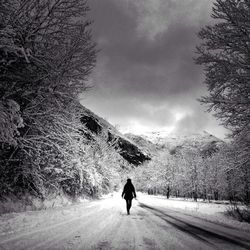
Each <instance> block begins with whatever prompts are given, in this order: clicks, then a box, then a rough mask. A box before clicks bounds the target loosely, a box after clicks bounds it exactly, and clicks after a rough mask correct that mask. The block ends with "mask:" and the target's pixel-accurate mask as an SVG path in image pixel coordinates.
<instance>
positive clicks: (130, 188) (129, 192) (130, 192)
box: [122, 179, 136, 200]
mask: <svg viewBox="0 0 250 250" xmlns="http://www.w3.org/2000/svg"><path fill="white" fill-rule="evenodd" d="M122 197H123V198H124V199H125V200H132V199H133V198H136V193H135V188H134V185H133V184H132V182H131V180H130V179H128V180H127V183H126V184H125V186H124V188H123V192H122Z"/></svg>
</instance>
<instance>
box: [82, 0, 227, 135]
mask: <svg viewBox="0 0 250 250" xmlns="http://www.w3.org/2000/svg"><path fill="white" fill-rule="evenodd" d="M89 5H90V7H91V11H90V13H89V15H90V18H91V19H92V20H93V21H94V23H93V25H92V29H93V38H94V40H95V41H96V42H97V44H98V48H99V49H101V51H100V52H99V54H98V57H97V66H96V68H95V70H94V72H93V73H92V75H91V79H90V83H91V84H92V85H94V88H93V89H92V90H91V91H89V92H87V93H85V94H84V95H83V99H82V101H81V102H82V104H83V105H84V106H86V107H87V108H89V109H91V110H92V111H93V112H95V113H96V114H97V115H99V116H101V117H103V118H105V119H106V120H108V121H109V122H110V123H112V124H113V125H116V126H118V127H119V129H120V130H121V131H122V132H132V133H136V134H142V133H144V132H146V131H159V130H166V131H173V132H180V131H181V132H191V133H193V132H199V131H203V130H206V131H208V132H210V133H212V134H214V135H216V136H218V137H220V138H223V137H224V134H225V130H224V128H223V127H221V126H219V125H218V124H219V122H218V121H216V120H215V118H214V117H213V116H212V115H211V114H208V113H205V112H204V111H205V109H206V108H205V107H204V106H202V105H200V103H199V102H198V101H197V98H199V97H200V96H201V95H205V94H206V86H205V85H204V84H203V80H204V76H203V72H202V68H201V67H200V66H198V65H196V64H194V61H193V58H194V57H195V46H196V45H197V44H199V42H200V41H199V39H198V38H197V32H198V31H199V30H200V28H201V27H202V26H204V25H207V24H209V22H211V18H210V13H211V7H212V1H210V0H89Z"/></svg>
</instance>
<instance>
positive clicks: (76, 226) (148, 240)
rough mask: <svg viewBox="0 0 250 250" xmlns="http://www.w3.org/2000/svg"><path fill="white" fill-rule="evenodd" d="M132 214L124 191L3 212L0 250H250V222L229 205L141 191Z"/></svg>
mask: <svg viewBox="0 0 250 250" xmlns="http://www.w3.org/2000/svg"><path fill="white" fill-rule="evenodd" d="M137 195H138V199H137V200H133V206H132V209H131V215H129V216H128V215H127V214H126V210H125V201H124V200H123V199H122V198H121V193H115V194H113V195H111V196H107V197H105V198H103V199H101V200H99V201H91V202H86V201H84V202H83V203H81V204H76V205H71V206H66V207H61V208H59V207H57V208H54V209H52V208H51V209H47V210H41V211H30V212H22V213H10V214H4V215H2V216H0V249H143V250H144V249H185V250H186V249H227V250H228V249H250V239H249V238H250V237H249V235H250V226H249V225H248V224H244V223H239V222H235V221H232V222H230V221H231V220H229V219H226V217H224V215H223V213H222V212H223V211H224V210H225V209H226V207H227V205H222V204H205V203H194V202H191V201H180V200H175V199H170V200H167V199H166V198H165V197H155V196H148V195H145V194H141V193H138V194H137Z"/></svg>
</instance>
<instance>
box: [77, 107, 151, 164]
mask: <svg viewBox="0 0 250 250" xmlns="http://www.w3.org/2000/svg"><path fill="white" fill-rule="evenodd" d="M83 110H84V111H83V115H82V117H81V122H82V123H83V124H84V125H85V126H86V128H87V129H88V133H85V136H86V137H87V138H88V139H89V140H91V139H93V136H92V135H93V134H94V135H100V134H102V135H103V137H104V138H105V139H106V142H107V143H108V144H112V145H114V147H115V149H116V150H117V151H118V153H119V154H120V155H121V156H122V157H123V158H124V159H125V160H126V161H128V162H129V163H131V164H133V165H136V166H137V165H140V164H142V163H143V162H144V161H146V160H150V156H149V154H148V152H147V151H146V150H145V149H144V148H143V147H141V145H140V144H136V143H134V142H133V141H131V140H130V139H129V138H127V137H126V136H125V135H122V134H121V133H120V132H119V131H118V130H117V129H116V128H115V127H114V126H112V125H111V124H110V123H109V122H107V121H106V120H104V119H103V118H101V117H99V116H97V115H96V114H94V113H93V112H92V111H90V110H89V109H87V108H86V107H83Z"/></svg>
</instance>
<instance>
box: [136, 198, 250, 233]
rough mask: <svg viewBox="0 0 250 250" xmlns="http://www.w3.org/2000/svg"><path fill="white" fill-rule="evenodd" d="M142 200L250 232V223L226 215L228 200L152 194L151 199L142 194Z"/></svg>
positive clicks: (228, 206) (228, 207) (152, 204)
mask: <svg viewBox="0 0 250 250" xmlns="http://www.w3.org/2000/svg"><path fill="white" fill-rule="evenodd" d="M140 200H141V201H145V202H147V204H150V205H151V206H155V207H158V206H161V207H166V208H169V209H174V210H176V211H182V212H183V213H185V214H189V215H192V216H197V217H199V218H203V219H204V220H207V221H211V222H218V223H221V224H225V225H228V226H234V227H236V228H239V229H241V230H244V231H249V232H250V224H249V223H246V222H239V221H237V220H235V219H233V218H231V217H229V216H227V215H226V212H227V210H228V209H230V205H229V204H227V202H223V201H222V202H221V204H219V203H218V202H217V203H214V202H211V203H208V202H203V201H202V200H200V201H198V202H195V201H194V200H193V199H192V200H191V199H189V200H185V199H183V198H171V197H170V199H167V198H166V196H160V195H157V196H153V195H152V196H151V198H150V199H148V198H147V196H145V195H142V196H141V198H140Z"/></svg>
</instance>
